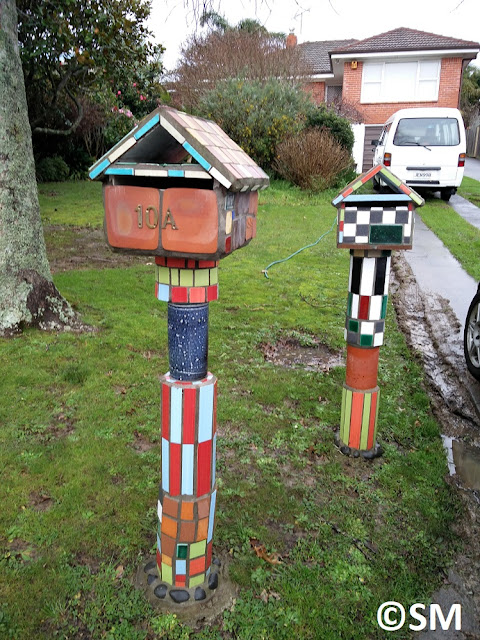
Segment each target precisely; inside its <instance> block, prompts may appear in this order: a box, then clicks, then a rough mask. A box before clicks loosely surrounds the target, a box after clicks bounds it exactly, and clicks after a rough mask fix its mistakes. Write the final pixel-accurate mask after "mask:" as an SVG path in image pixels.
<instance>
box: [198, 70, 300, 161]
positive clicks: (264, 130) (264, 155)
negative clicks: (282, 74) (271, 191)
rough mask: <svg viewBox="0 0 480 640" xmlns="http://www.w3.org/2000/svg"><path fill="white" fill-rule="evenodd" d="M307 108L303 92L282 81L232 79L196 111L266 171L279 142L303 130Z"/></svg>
mask: <svg viewBox="0 0 480 640" xmlns="http://www.w3.org/2000/svg"><path fill="white" fill-rule="evenodd" d="M309 105H310V102H309V98H308V96H307V95H306V94H305V93H304V92H303V91H301V90H299V89H298V88H296V87H293V86H290V85H289V84H287V83H285V82H282V81H281V80H277V79H274V78H271V79H269V80H266V81H260V80H253V81H252V80H250V81H246V80H236V79H233V78H231V79H229V80H224V81H223V82H219V83H218V84H217V85H216V87H215V88H214V89H213V90H211V91H209V92H208V93H206V94H205V95H204V96H203V98H202V99H201V100H200V103H199V105H198V108H197V110H196V112H197V114H198V115H201V116H204V117H206V118H209V119H212V120H214V121H215V122H216V123H217V124H218V125H219V126H220V127H221V128H222V129H223V130H224V131H225V132H226V133H227V134H228V135H229V136H230V137H231V138H232V139H233V140H235V142H236V143H237V144H238V145H240V146H241V147H242V149H243V150H244V151H245V152H246V153H248V155H249V156H251V157H252V158H253V159H254V160H255V162H257V163H258V164H259V165H260V166H261V167H263V168H269V167H270V166H271V163H272V161H273V159H274V157H275V149H276V147H277V145H278V144H279V142H281V141H282V140H283V139H284V138H285V137H286V136H287V135H291V134H296V133H298V132H299V131H300V130H301V129H302V128H303V127H304V122H305V114H306V112H307V109H308V108H309Z"/></svg>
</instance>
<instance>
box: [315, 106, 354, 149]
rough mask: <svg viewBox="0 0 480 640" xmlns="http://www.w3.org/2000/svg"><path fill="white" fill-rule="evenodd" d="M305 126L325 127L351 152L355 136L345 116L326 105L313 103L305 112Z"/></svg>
mask: <svg viewBox="0 0 480 640" xmlns="http://www.w3.org/2000/svg"><path fill="white" fill-rule="evenodd" d="M305 126H306V127H307V128H313V127H315V128H319V129H323V128H326V129H328V131H329V132H330V133H331V135H332V136H333V137H334V138H335V140H336V141H337V142H338V143H339V144H340V145H341V146H342V147H344V148H345V149H347V151H348V152H349V153H351V152H352V149H353V143H354V142H355V136H354V133H353V130H352V127H351V126H350V123H349V122H348V120H347V119H346V118H345V117H342V116H341V115H338V114H337V113H335V110H334V109H332V108H330V107H329V106H328V105H325V104H321V105H313V104H312V107H311V108H310V109H309V110H308V112H307V119H306V123H305Z"/></svg>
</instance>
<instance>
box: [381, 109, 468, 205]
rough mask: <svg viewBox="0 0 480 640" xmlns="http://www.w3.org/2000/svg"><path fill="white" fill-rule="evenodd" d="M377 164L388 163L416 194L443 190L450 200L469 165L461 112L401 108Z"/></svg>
mask: <svg viewBox="0 0 480 640" xmlns="http://www.w3.org/2000/svg"><path fill="white" fill-rule="evenodd" d="M372 144H375V145H376V147H377V148H376V149H375V155H374V158H373V164H374V165H376V164H380V163H382V164H384V165H385V166H386V167H390V170H391V172H392V173H394V174H395V175H396V176H398V177H399V178H400V180H402V181H403V182H405V184H407V185H409V186H411V187H413V189H415V191H421V190H427V189H429V190H430V191H440V195H441V197H442V199H443V200H446V201H448V200H449V199H450V196H451V195H453V194H454V193H455V192H456V191H457V187H459V186H460V183H461V182H462V178H463V171H464V166H465V152H466V142H465V126H464V124H463V119H462V115H461V113H460V111H459V110H458V109H449V108H443V107H431V108H415V109H400V110H399V111H397V112H396V113H394V114H393V116H391V117H390V118H389V119H388V120H387V122H386V123H385V126H384V127H383V131H382V135H381V136H380V140H372Z"/></svg>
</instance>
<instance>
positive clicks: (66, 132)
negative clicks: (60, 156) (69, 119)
mask: <svg viewBox="0 0 480 640" xmlns="http://www.w3.org/2000/svg"><path fill="white" fill-rule="evenodd" d="M65 91H66V92H67V93H68V96H69V98H70V99H71V100H72V101H73V102H74V103H75V106H76V107H77V111H78V115H77V117H76V119H75V122H74V123H73V124H72V125H71V126H70V127H69V128H68V129H50V128H49V127H35V129H33V131H32V133H43V134H44V135H47V136H70V135H72V133H74V132H75V130H76V129H77V127H78V125H79V124H80V122H81V121H82V118H83V106H82V104H81V103H80V102H79V101H78V100H77V98H76V97H75V96H74V95H73V93H72V92H71V91H70V90H69V89H68V87H65Z"/></svg>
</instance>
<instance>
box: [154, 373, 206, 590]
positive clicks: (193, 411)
mask: <svg viewBox="0 0 480 640" xmlns="http://www.w3.org/2000/svg"><path fill="white" fill-rule="evenodd" d="M216 408H217V380H216V378H215V376H213V375H212V374H211V373H209V374H208V375H207V377H206V378H204V379H203V380H198V381H195V382H179V381H177V380H174V379H173V378H171V377H170V375H169V374H166V375H165V376H163V378H162V409H161V414H162V456H161V459H162V462H161V468H162V481H161V490H160V498H159V501H158V519H159V532H158V539H157V564H158V568H159V572H160V576H161V579H162V580H163V581H164V582H166V583H167V584H170V585H174V586H179V587H185V588H190V587H194V586H196V585H198V584H201V583H202V582H204V580H205V579H206V577H207V575H208V571H209V567H210V565H211V559H212V537H213V527H214V519H215V503H216V488H215V460H216V441H217V434H216Z"/></svg>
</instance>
